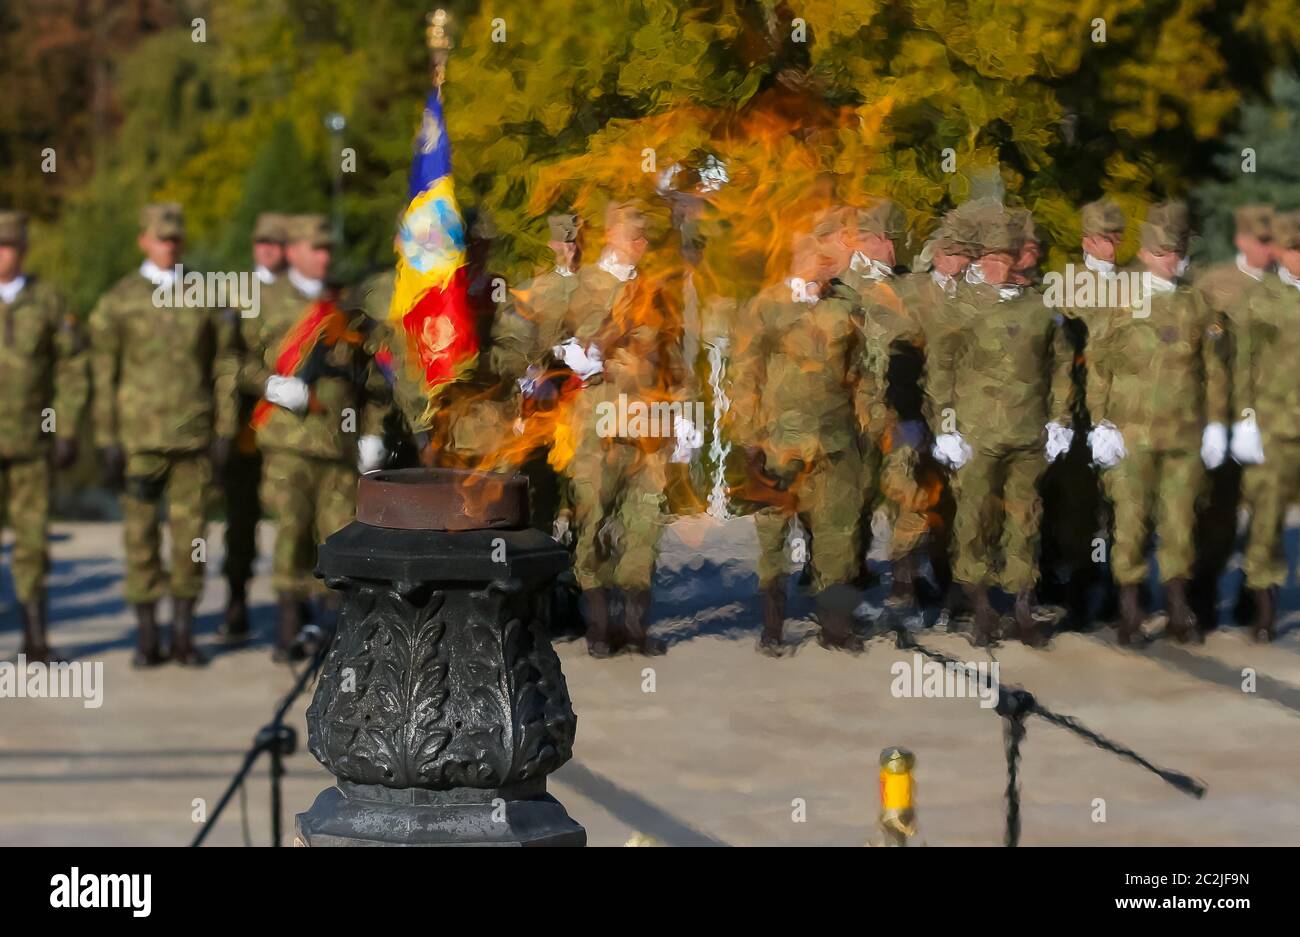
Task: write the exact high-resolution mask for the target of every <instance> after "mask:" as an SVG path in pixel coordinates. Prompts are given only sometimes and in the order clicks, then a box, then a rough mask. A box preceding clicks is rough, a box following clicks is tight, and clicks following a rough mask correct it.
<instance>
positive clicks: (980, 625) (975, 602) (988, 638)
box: [961, 582, 1000, 647]
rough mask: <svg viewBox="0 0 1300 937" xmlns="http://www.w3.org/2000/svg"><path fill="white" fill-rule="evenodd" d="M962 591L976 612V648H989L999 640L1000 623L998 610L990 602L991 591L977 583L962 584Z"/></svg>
mask: <svg viewBox="0 0 1300 937" xmlns="http://www.w3.org/2000/svg"><path fill="white" fill-rule="evenodd" d="M961 590H962V593H963V594H964V595H965V597H966V602H967V603H968V604H969V605H970V607H971V609H972V611H974V612H975V632H974V643H975V646H976V647H988V646H989V645H990V644H993V643H994V642H996V641H997V639H998V627H999V621H1000V620H999V618H998V613H997V610H996V609H995V608H994V607H993V605H992V603H991V602H989V590H988V589H986V588H984V587H983V586H982V585H980V584H979V583H976V582H964V583H962V586H961Z"/></svg>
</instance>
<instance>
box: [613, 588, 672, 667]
mask: <svg viewBox="0 0 1300 937" xmlns="http://www.w3.org/2000/svg"><path fill="white" fill-rule="evenodd" d="M649 611H650V590H649V589H629V590H627V592H626V593H625V594H624V597H623V634H624V635H625V636H626V637H627V645H628V647H630V648H632V650H634V651H636V652H637V653H638V654H644V655H645V656H646V657H660V656H662V655H664V654H667V653H668V645H667V644H666V643H665V642H664V639H663V638H656V637H655V636H654V635H652V634H650V633H649V631H648V629H647V623H646V613H647V612H649Z"/></svg>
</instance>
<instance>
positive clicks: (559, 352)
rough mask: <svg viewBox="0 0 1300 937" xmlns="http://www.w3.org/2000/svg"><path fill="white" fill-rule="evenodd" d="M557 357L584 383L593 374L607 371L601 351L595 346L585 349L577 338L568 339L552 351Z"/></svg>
mask: <svg viewBox="0 0 1300 937" xmlns="http://www.w3.org/2000/svg"><path fill="white" fill-rule="evenodd" d="M551 353H552V354H554V355H555V357H557V358H560V359H563V361H564V363H565V364H567V365H568V366H569V370H570V371H572V372H573V373H574V374H576V375H578V377H580V378H582V379H583V380H584V381H585V380H587V379H588V378H589V377H591V376H592V375H593V374H599V373H600V372H601V371H603V370H605V363H604V360H603V359H602V358H601V355H600V349H599V348H597V347H596V346H595V345H588V346H587V347H586V348H585V349H584V348H583V347H582V345H580V344H578V340H577V339H576V338H566V339H565V340H564V342H563V344H560V345H556V346H555V347H554V348H552V349H551Z"/></svg>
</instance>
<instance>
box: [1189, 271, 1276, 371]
mask: <svg viewBox="0 0 1300 937" xmlns="http://www.w3.org/2000/svg"><path fill="white" fill-rule="evenodd" d="M1273 276H1274V274H1265V276H1264V279H1265V280H1267V279H1270V278H1271V277H1273ZM1260 282H1261V281H1260V280H1256V279H1255V278H1254V277H1252V276H1251V275H1250V274H1248V273H1245V272H1244V271H1242V269H1241V268H1240V267H1238V266H1237V262H1236V261H1235V260H1230V261H1227V262H1226V263H1220V264H1215V265H1214V266H1212V267H1210V268H1208V269H1207V270H1206V271H1205V272H1204V273H1202V274H1200V275H1199V276H1197V277H1196V278H1195V280H1194V281H1193V283H1192V285H1193V286H1194V287H1195V288H1196V289H1197V290H1199V291H1200V293H1201V295H1202V296H1204V297H1205V301H1206V302H1207V303H1209V306H1210V308H1211V309H1212V310H1214V312H1215V313H1216V315H1217V317H1218V324H1219V328H1220V336H1219V341H1218V343H1217V348H1218V351H1219V358H1220V359H1221V360H1222V361H1223V364H1224V367H1225V368H1227V379H1228V388H1229V392H1231V388H1232V380H1233V365H1234V362H1235V361H1236V358H1237V352H1236V335H1237V329H1238V322H1237V320H1238V318H1239V315H1238V312H1239V311H1242V310H1244V308H1245V302H1246V297H1247V296H1248V295H1249V294H1250V293H1251V292H1253V291H1254V289H1255V287H1257V286H1258V285H1259V284H1260Z"/></svg>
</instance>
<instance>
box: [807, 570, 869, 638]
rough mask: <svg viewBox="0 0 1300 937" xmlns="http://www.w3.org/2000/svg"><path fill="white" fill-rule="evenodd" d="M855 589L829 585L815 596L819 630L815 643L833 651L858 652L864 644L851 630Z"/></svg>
mask: <svg viewBox="0 0 1300 937" xmlns="http://www.w3.org/2000/svg"><path fill="white" fill-rule="evenodd" d="M855 599H856V590H853V589H851V588H847V587H838V586H831V587H830V588H828V589H824V590H823V591H822V592H821V593H819V594H818V596H817V621H818V623H819V624H820V625H821V631H820V632H819V633H818V635H817V643H818V644H820V645H821V646H822V647H824V648H827V649H829V650H834V651H848V652H849V653H850V654H857V653H860V652H861V651H862V650H863V648H865V647H866V644H865V643H864V642H863V640H862V638H861V637H860V636H859V635H857V634H855V633H854V631H853V605H854V600H855Z"/></svg>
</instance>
